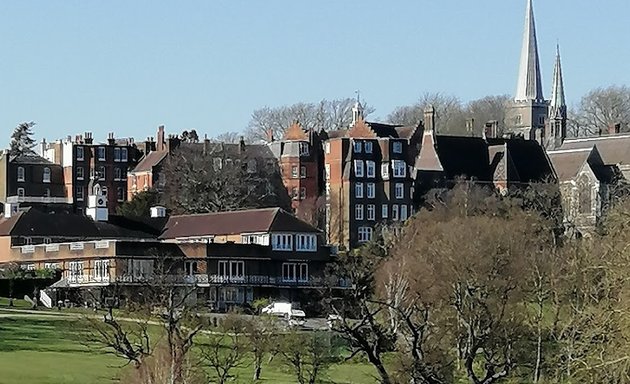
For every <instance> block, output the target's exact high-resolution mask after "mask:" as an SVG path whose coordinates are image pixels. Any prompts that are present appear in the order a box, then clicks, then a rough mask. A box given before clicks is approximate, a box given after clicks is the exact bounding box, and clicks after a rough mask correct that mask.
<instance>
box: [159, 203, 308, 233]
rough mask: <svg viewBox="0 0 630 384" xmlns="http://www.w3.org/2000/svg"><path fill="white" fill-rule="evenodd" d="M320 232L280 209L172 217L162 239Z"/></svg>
mask: <svg viewBox="0 0 630 384" xmlns="http://www.w3.org/2000/svg"><path fill="white" fill-rule="evenodd" d="M270 231H274V232H278V231H280V232H283V231H284V232H318V230H317V229H316V228H314V227H313V226H311V225H309V224H307V223H305V222H304V221H302V220H300V219H298V218H296V217H295V216H293V215H291V214H290V213H288V212H286V211H284V210H282V209H280V208H261V209H248V210H242V211H231V212H216V213H204V214H196V215H180V216H171V217H170V218H169V220H168V223H167V224H166V227H165V229H164V232H163V233H162V235H161V236H160V238H161V239H176V238H185V237H195V236H219V235H238V234H241V233H266V232H270Z"/></svg>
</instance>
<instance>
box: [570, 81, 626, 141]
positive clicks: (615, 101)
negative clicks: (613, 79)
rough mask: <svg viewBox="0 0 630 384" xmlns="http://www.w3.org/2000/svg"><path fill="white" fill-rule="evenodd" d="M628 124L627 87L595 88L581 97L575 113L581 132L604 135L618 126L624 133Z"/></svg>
mask: <svg viewBox="0 0 630 384" xmlns="http://www.w3.org/2000/svg"><path fill="white" fill-rule="evenodd" d="M629 123H630V88H629V87H627V86H625V85H613V86H610V87H606V88H597V89H594V90H592V91H590V92H589V93H587V94H586V95H585V96H584V97H582V100H581V101H580V104H579V107H578V113H577V124H578V126H579V127H580V130H581V131H583V132H585V133H589V134H591V135H592V134H597V133H599V132H601V133H606V132H607V130H608V129H609V127H611V126H614V125H615V124H620V130H621V131H622V132H625V131H627V130H628V124H629Z"/></svg>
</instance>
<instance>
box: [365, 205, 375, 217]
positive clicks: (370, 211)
mask: <svg viewBox="0 0 630 384" xmlns="http://www.w3.org/2000/svg"><path fill="white" fill-rule="evenodd" d="M367 219H368V220H376V206H375V205H374V204H368V206H367Z"/></svg>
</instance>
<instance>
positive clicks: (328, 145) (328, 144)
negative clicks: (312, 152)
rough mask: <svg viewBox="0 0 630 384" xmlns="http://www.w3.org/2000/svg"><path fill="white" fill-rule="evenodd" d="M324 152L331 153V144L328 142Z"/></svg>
mask: <svg viewBox="0 0 630 384" xmlns="http://www.w3.org/2000/svg"><path fill="white" fill-rule="evenodd" d="M324 151H325V152H326V153H330V142H329V141H327V142H326V143H324Z"/></svg>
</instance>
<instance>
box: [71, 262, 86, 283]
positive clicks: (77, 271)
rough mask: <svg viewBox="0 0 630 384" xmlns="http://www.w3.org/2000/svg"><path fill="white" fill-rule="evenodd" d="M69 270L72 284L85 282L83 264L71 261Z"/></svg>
mask: <svg viewBox="0 0 630 384" xmlns="http://www.w3.org/2000/svg"><path fill="white" fill-rule="evenodd" d="M69 267H70V268H69V270H68V275H69V276H68V280H69V281H71V282H73V283H74V282H77V281H83V262H82V261H71V262H70V264H69Z"/></svg>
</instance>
